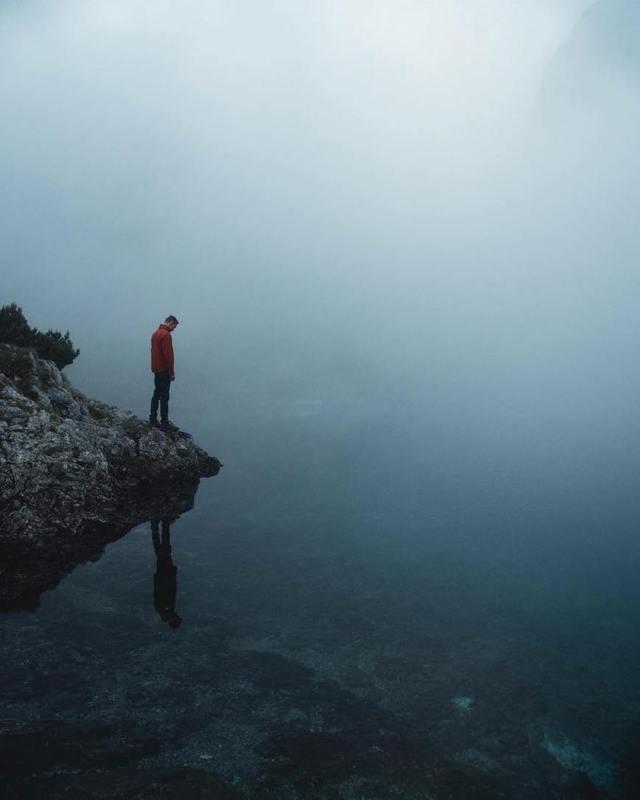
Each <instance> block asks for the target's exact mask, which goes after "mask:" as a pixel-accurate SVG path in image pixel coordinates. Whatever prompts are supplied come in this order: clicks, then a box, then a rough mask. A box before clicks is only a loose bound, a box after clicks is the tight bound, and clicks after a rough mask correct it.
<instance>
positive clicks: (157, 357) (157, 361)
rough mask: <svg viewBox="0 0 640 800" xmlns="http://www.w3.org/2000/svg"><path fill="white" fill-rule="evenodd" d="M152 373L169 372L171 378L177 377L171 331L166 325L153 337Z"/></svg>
mask: <svg viewBox="0 0 640 800" xmlns="http://www.w3.org/2000/svg"><path fill="white" fill-rule="evenodd" d="M151 372H168V373H169V377H170V378H173V377H175V373H174V371H173V343H172V341H171V329H170V328H169V326H168V325H165V324H164V323H163V324H162V325H160V327H159V328H158V330H157V331H154V333H153V336H152V337H151Z"/></svg>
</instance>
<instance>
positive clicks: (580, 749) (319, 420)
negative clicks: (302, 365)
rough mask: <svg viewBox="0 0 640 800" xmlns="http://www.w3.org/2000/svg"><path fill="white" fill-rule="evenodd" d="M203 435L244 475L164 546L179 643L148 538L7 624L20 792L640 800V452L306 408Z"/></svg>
mask: <svg viewBox="0 0 640 800" xmlns="http://www.w3.org/2000/svg"><path fill="white" fill-rule="evenodd" d="M192 422H193V425H192V426H191V428H188V426H187V425H186V424H185V425H184V427H185V428H187V429H191V430H193V431H194V433H195V435H196V438H197V440H198V441H199V442H200V443H201V444H202V445H203V446H205V447H206V448H207V449H208V450H209V451H210V452H212V453H213V454H216V455H218V456H219V457H220V458H221V460H222V461H223V462H224V465H225V466H224V468H223V470H222V472H221V473H220V475H219V476H218V477H216V478H214V479H210V480H206V481H203V482H202V483H201V485H200V488H199V490H198V493H197V495H196V501H195V508H194V509H193V510H192V511H190V512H188V513H187V514H184V515H183V516H182V517H180V518H179V519H177V520H175V521H173V522H172V524H171V526H170V541H171V547H172V553H171V558H172V561H173V563H174V564H175V565H176V566H177V573H176V587H175V588H176V599H175V611H176V613H177V614H178V615H179V616H180V618H181V619H182V624H181V625H180V626H179V627H177V628H172V627H170V626H169V625H168V624H165V623H164V622H163V621H162V619H161V617H160V615H159V614H158V612H157V610H156V608H155V604H154V575H155V574H156V571H157V560H156V552H155V550H154V545H153V541H152V533H151V526H150V524H148V523H147V524H143V525H140V526H138V527H136V528H135V529H133V530H132V531H131V532H130V533H129V534H128V535H127V536H125V537H124V538H122V539H120V540H118V541H117V542H115V543H113V544H111V545H109V546H108V547H107V548H106V550H105V552H104V554H103V555H102V557H101V558H100V559H99V560H97V561H95V562H94V563H89V564H85V565H81V566H79V567H78V568H76V569H75V570H74V571H73V572H72V573H71V574H70V575H68V576H67V577H66V578H65V579H64V580H63V581H62V582H61V583H60V584H59V585H58V587H57V588H55V589H54V590H52V591H49V592H47V593H45V594H44V595H43V596H42V598H41V604H40V607H39V608H38V609H37V610H36V611H35V612H14V613H10V614H6V615H4V616H3V618H2V671H3V692H2V701H1V702H2V709H1V717H2V720H3V727H4V734H5V735H4V736H3V737H2V740H1V741H2V749H3V764H4V766H3V769H4V771H5V772H6V774H7V775H8V776H9V778H10V784H9V785H10V796H14V797H58V796H60V797H62V796H64V797H69V796H73V797H125V796H127V797H141V798H142V797H144V798H147V797H149V798H151V797H156V796H162V797H165V796H166V797H194V798H195V797H227V796H228V797H269V798H271V797H275V798H303V797H317V798H321V797H327V798H381V800H382V798H463V799H464V798H467V797H469V798H475V797H478V798H494V797H506V798H523V799H525V800H528V799H529V798H531V799H532V800H533V799H534V798H536V800H537V799H538V798H555V797H558V798H564V797H566V798H569V797H573V798H581V797H585V798H587V797H612V798H616V797H636V796H640V795H638V794H635V791H637V783H635V784H634V783H633V782H634V773H633V770H634V764H635V763H636V761H637V760H639V759H640V724H639V723H640V669H639V668H638V665H639V664H640V660H639V659H640V647H639V642H640V636H639V634H638V622H639V619H640V612H639V600H640V584H639V582H638V577H637V576H638V566H639V558H638V556H639V553H640V547H639V545H638V539H637V530H638V521H639V520H640V499H639V498H638V494H637V486H636V476H637V470H635V469H634V463H635V461H634V452H637V447H634V445H633V442H632V441H629V439H628V438H625V436H624V435H623V434H622V433H620V434H619V435H618V434H616V435H612V434H611V432H610V431H609V432H608V433H607V432H602V431H601V432H600V433H598V432H593V431H592V432H591V433H590V434H589V435H578V433H579V432H576V429H574V428H572V427H571V425H570V424H569V423H568V424H567V426H566V427H562V426H556V427H555V428H554V429H545V427H544V426H543V425H538V426H536V427H535V429H532V428H531V427H530V426H529V427H527V423H526V421H524V420H523V421H521V422H520V423H519V424H511V425H504V424H501V421H500V420H499V419H489V418H487V419H484V420H481V422H478V420H477V419H474V420H469V419H466V420H465V418H464V417H463V416H462V415H460V414H458V413H454V412H453V411H447V410H446V409H443V411H442V412H441V413H440V414H433V415H432V416H431V417H430V418H429V420H422V419H421V418H420V411H419V408H418V407H417V406H412V405H411V404H405V405H403V406H397V407H395V408H391V407H390V406H389V405H388V404H381V405H380V406H376V404H375V403H374V402H372V403H370V404H369V405H367V404H366V403H359V404H354V403H352V402H344V403H342V402H339V401H336V402H334V403H333V404H332V403H330V402H328V401H327V400H324V401H321V400H314V399H313V398H312V399H309V400H307V401H300V402H298V403H294V404H292V405H291V406H290V407H289V408H287V409H285V412H283V413H282V414H280V415H272V416H269V415H267V414H265V415H262V417H261V416H260V415H257V416H256V417H255V419H254V420H253V422H252V424H251V425H248V424H246V425H244V426H243V425H242V424H240V423H238V426H237V427H236V428H233V429H229V430H226V431H225V432H221V431H220V430H216V429H215V426H214V424H213V423H211V425H209V423H203V422H202V420H201V419H198V420H196V419H195V418H194V419H193V420H192ZM183 424H184V423H183ZM630 438H631V439H633V436H631V437H630ZM165 544H166V541H165ZM156 588H157V587H156ZM636 779H637V773H636ZM633 786H636V789H634V788H633Z"/></svg>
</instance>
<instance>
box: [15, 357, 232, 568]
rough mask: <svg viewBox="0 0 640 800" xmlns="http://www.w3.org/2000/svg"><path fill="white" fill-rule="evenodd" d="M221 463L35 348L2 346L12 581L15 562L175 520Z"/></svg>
mask: <svg viewBox="0 0 640 800" xmlns="http://www.w3.org/2000/svg"><path fill="white" fill-rule="evenodd" d="M220 466H221V465H220V462H219V461H218V459H216V458H213V457H211V456H209V455H207V454H206V453H205V452H204V451H203V450H201V449H200V448H199V447H198V446H197V445H196V444H195V443H194V442H193V440H192V439H191V437H190V436H189V434H187V433H183V432H180V431H178V432H173V433H165V432H164V431H162V430H159V429H152V428H150V427H149V426H148V424H146V423H145V422H143V421H142V420H140V419H139V418H137V417H135V416H134V415H133V414H131V413H129V412H125V411H120V410H118V409H116V408H114V407H112V406H108V405H106V404H104V403H101V402H98V401H96V400H91V399H89V398H87V397H85V396H84V395H83V394H82V393H81V392H79V391H77V390H76V389H75V388H74V387H73V386H72V385H71V384H70V383H69V381H68V380H67V378H66V377H65V376H64V375H62V373H61V372H60V371H59V370H58V369H57V368H56V367H55V365H54V364H53V363H52V362H50V361H43V360H41V359H39V358H37V356H36V354H35V352H34V351H33V350H31V349H28V348H20V347H15V346H13V345H7V344H0V512H1V514H2V527H1V529H0V545H1V546H2V548H3V553H4V557H3V566H2V571H3V572H5V576H4V577H5V578H6V577H7V576H6V569H7V568H8V567H7V564H8V563H9V562H11V563H12V564H13V572H14V573H15V570H16V568H22V567H25V566H28V564H33V563H35V562H43V563H44V560H46V559H45V556H46V557H47V558H48V557H49V556H51V554H52V553H58V552H61V551H62V550H66V551H69V549H70V548H71V549H74V548H75V549H77V548H78V547H80V549H82V550H84V549H86V546H87V545H88V544H89V542H88V540H89V539H95V537H96V536H98V538H99V539H101V540H102V543H104V541H105V538H104V537H105V531H109V534H108V536H107V540H109V539H113V538H117V536H118V535H122V534H123V533H124V532H126V530H128V529H129V528H130V527H132V526H133V525H136V524H138V523H139V522H141V521H144V520H145V519H149V518H152V517H154V516H155V517H158V518H160V517H163V516H174V517H175V516H177V514H178V513H181V511H184V510H186V509H188V508H189V507H190V506H191V505H192V501H193V495H194V494H195V490H196V487H197V484H198V481H199V479H200V478H201V477H204V476H209V475H215V474H216V473H217V472H218V470H219V469H220ZM83 539H86V540H87V541H83ZM54 543H55V547H54ZM85 557H90V556H89V555H87V554H85ZM25 560H26V562H28V563H26V562H25ZM53 560H54V561H56V560H58V561H59V560H60V559H59V558H56V557H54V559H53ZM80 560H82V559H80ZM21 562H22V567H20V564H21ZM76 563H77V560H76ZM27 571H31V572H33V570H27Z"/></svg>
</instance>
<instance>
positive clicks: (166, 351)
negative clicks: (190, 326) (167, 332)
mask: <svg viewBox="0 0 640 800" xmlns="http://www.w3.org/2000/svg"><path fill="white" fill-rule="evenodd" d="M162 354H163V356H164V363H165V364H166V365H167V372H168V373H169V377H170V378H171V380H173V379H174V378H175V377H176V374H175V371H174V366H173V342H172V341H171V336H165V337H164V338H163V340H162Z"/></svg>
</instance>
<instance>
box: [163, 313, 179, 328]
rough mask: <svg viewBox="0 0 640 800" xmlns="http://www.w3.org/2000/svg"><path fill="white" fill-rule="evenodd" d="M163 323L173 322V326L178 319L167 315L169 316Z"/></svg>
mask: <svg viewBox="0 0 640 800" xmlns="http://www.w3.org/2000/svg"><path fill="white" fill-rule="evenodd" d="M165 322H175V324H176V325H177V324H178V319H177V317H174V316H173V314H169V316H168V317H167V318H166V319H165Z"/></svg>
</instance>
